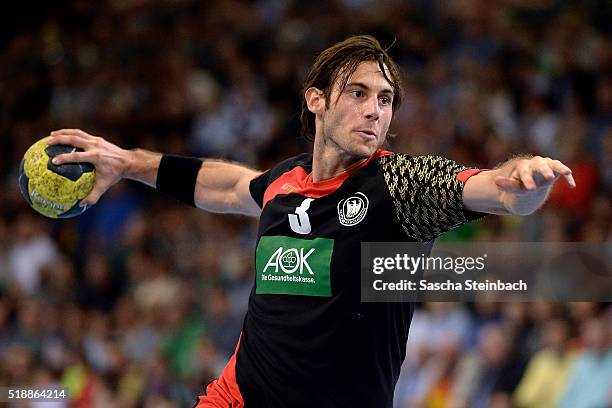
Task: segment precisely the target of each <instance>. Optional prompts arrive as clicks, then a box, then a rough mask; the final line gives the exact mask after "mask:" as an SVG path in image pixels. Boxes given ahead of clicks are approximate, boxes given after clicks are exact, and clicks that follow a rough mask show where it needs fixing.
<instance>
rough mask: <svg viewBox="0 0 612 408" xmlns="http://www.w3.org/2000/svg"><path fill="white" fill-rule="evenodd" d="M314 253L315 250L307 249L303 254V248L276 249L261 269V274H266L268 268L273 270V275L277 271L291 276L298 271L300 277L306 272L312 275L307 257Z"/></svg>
mask: <svg viewBox="0 0 612 408" xmlns="http://www.w3.org/2000/svg"><path fill="white" fill-rule="evenodd" d="M314 252H315V248H310V249H308V251H307V252H304V248H299V249H296V248H289V249H284V248H283V247H280V248H278V249H277V250H276V251H274V253H273V254H272V256H271V257H270V259H268V262H267V263H266V266H265V267H264V269H263V272H264V273H266V272H268V268H273V269H274V272H275V273H278V271H279V269H280V270H281V271H282V272H284V273H286V274H292V273H294V272H297V271H299V273H300V275H301V274H303V273H304V272H307V273H309V274H311V275H314V272H313V271H312V268H311V267H310V264H309V263H308V257H309V256H311V255H312V254H313V253H314Z"/></svg>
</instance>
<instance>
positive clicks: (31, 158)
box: [19, 136, 96, 218]
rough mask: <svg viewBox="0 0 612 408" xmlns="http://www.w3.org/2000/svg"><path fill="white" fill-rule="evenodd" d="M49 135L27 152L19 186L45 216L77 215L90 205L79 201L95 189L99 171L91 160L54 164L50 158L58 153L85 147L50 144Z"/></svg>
mask: <svg viewBox="0 0 612 408" xmlns="http://www.w3.org/2000/svg"><path fill="white" fill-rule="evenodd" d="M50 138H51V136H49V137H46V138H44V139H41V140H39V141H38V142H36V143H34V144H33V145H32V146H31V147H30V148H29V149H28V150H27V151H26V153H25V155H24V157H23V160H21V164H20V165H19V187H20V189H21V193H22V194H23V197H24V198H25V199H26V201H27V202H28V204H30V206H31V207H32V208H33V209H35V210H36V211H38V212H39V213H41V214H42V215H44V216H47V217H50V218H69V217H74V216H76V215H79V214H81V213H83V212H84V211H85V210H87V209H88V208H89V207H90V206H89V205H86V206H84V207H80V206H79V202H80V201H81V200H82V199H83V198H85V197H87V195H88V194H89V193H90V192H91V190H92V189H93V186H94V182H95V179H96V170H95V168H94V166H93V165H92V164H91V163H64V164H61V165H59V166H56V165H55V164H53V163H52V162H51V160H52V159H53V158H54V157H55V156H57V155H60V154H63V153H70V152H74V151H82V149H79V148H76V147H74V146H68V145H52V146H49V145H48V144H47V142H48V141H49V139H50Z"/></svg>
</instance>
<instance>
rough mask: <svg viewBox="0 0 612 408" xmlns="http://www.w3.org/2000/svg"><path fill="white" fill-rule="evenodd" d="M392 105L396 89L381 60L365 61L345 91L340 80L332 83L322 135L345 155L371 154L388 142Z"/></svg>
mask: <svg viewBox="0 0 612 408" xmlns="http://www.w3.org/2000/svg"><path fill="white" fill-rule="evenodd" d="M392 105H393V88H392V87H391V85H390V84H389V82H388V81H387V80H386V79H385V77H384V76H383V73H382V71H381V70H380V68H379V66H378V63H377V62H375V61H367V62H362V63H361V64H359V66H358V67H357V69H356V70H355V72H354V73H353V74H352V75H351V76H350V78H349V80H348V82H347V85H346V87H345V88H344V90H342V92H341V91H340V84H339V83H338V81H336V83H335V84H334V85H333V88H332V92H331V97H330V101H329V108H327V109H325V111H324V112H323V114H322V115H321V124H322V130H323V134H322V135H320V136H323V137H325V138H326V142H327V144H331V145H332V146H333V147H335V148H338V149H339V150H340V151H341V152H342V153H344V154H346V155H350V156H356V157H368V156H370V155H371V154H372V153H374V151H375V150H376V149H378V148H379V147H380V146H382V144H383V143H384V141H385V138H386V136H387V131H388V130H389V125H390V123H391V118H392V116H393V109H392ZM317 137H318V136H317Z"/></svg>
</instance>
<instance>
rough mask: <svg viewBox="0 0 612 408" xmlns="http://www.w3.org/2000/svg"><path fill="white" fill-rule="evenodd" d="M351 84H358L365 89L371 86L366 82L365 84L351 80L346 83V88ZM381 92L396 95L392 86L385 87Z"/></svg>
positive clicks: (357, 85)
mask: <svg viewBox="0 0 612 408" xmlns="http://www.w3.org/2000/svg"><path fill="white" fill-rule="evenodd" d="M349 86H356V87H358V88H361V89H365V90H369V89H370V87H368V86H367V85H366V84H364V83H362V82H351V83H348V84H346V88H348V87H349ZM381 93H383V94H390V95H392V96H393V95H395V93H394V92H393V89H391V88H384V89H383V90H382V91H381Z"/></svg>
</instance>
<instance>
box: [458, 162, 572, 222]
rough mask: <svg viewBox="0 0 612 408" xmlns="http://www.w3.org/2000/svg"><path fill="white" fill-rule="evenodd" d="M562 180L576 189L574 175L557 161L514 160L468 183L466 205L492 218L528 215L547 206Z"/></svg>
mask: <svg viewBox="0 0 612 408" xmlns="http://www.w3.org/2000/svg"><path fill="white" fill-rule="evenodd" d="M560 177H563V178H564V179H565V181H566V183H567V184H568V185H569V186H570V187H572V188H573V187H575V186H576V183H575V181H574V178H573V177H572V171H571V170H570V169H569V167H567V166H566V165H564V164H563V163H561V162H560V161H558V160H552V159H550V158H547V157H540V156H535V157H530V158H515V159H511V160H508V161H507V162H505V163H504V164H502V165H501V166H499V167H498V168H496V169H494V170H489V171H483V172H481V173H479V174H477V175H475V176H472V177H471V178H470V179H468V181H467V182H466V184H465V186H464V188H463V205H464V207H465V208H466V209H468V210H471V211H478V212H485V213H490V214H499V215H528V214H531V213H533V212H534V211H536V210H537V209H538V208H540V207H541V206H542V205H543V204H544V202H546V199H547V198H548V194H549V193H550V190H551V189H552V186H553V185H554V184H555V183H556V182H557V180H558V179H559V178H560Z"/></svg>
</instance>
